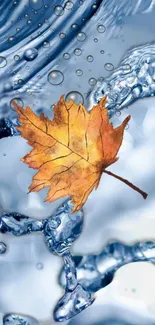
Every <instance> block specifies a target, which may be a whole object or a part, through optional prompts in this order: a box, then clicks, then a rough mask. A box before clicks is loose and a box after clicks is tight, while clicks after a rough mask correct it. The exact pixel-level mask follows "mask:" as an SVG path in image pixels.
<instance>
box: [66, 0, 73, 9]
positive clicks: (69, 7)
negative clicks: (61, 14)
mask: <svg viewBox="0 0 155 325" xmlns="http://www.w3.org/2000/svg"><path fill="white" fill-rule="evenodd" d="M73 6H74V4H73V2H72V1H67V2H66V3H65V9H68V10H70V9H73Z"/></svg>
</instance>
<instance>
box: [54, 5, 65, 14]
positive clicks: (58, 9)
mask: <svg viewBox="0 0 155 325" xmlns="http://www.w3.org/2000/svg"><path fill="white" fill-rule="evenodd" d="M54 13H55V15H56V16H62V15H63V14H64V9H63V7H62V6H59V5H58V6H55V8H54Z"/></svg>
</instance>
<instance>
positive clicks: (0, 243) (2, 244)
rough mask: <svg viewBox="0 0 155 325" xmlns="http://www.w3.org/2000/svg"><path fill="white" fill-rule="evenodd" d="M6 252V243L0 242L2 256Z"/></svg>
mask: <svg viewBox="0 0 155 325" xmlns="http://www.w3.org/2000/svg"><path fill="white" fill-rule="evenodd" d="M6 250H7V246H6V245H5V244H4V243H2V242H0V255H1V254H4V253H5V252H6Z"/></svg>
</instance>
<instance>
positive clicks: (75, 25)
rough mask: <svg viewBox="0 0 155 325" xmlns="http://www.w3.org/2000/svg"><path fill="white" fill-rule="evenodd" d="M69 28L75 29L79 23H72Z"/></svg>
mask: <svg viewBox="0 0 155 325" xmlns="http://www.w3.org/2000/svg"><path fill="white" fill-rule="evenodd" d="M71 28H72V29H74V30H76V29H78V28H79V25H77V24H72V25H71Z"/></svg>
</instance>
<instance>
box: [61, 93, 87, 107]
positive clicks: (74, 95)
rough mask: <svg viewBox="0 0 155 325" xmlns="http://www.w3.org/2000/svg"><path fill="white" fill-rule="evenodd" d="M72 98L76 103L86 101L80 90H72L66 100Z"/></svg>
mask: <svg viewBox="0 0 155 325" xmlns="http://www.w3.org/2000/svg"><path fill="white" fill-rule="evenodd" d="M70 99H72V100H73V101H74V102H75V103H76V104H79V103H82V104H83V103H84V98H83V96H82V94H81V93H80V92H78V91H70V92H69V93H68V94H67V95H66V97H65V101H69V100H70Z"/></svg>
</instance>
